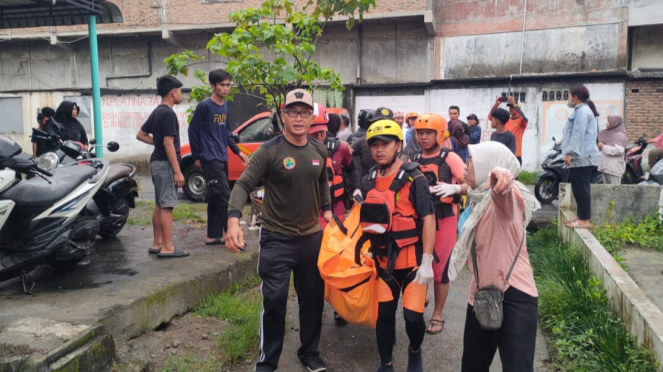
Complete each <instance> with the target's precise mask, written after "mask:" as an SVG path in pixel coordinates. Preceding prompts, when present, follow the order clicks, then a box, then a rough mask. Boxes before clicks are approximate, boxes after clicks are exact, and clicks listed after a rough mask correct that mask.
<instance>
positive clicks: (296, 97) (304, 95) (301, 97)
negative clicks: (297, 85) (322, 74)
mask: <svg viewBox="0 0 663 372" xmlns="http://www.w3.org/2000/svg"><path fill="white" fill-rule="evenodd" d="M293 103H303V104H305V105H307V106H308V107H310V108H313V97H311V93H309V92H307V91H305V90H304V89H295V90H293V91H291V92H290V93H288V95H287V96H285V104H284V105H283V107H288V106H290V105H292V104H293Z"/></svg>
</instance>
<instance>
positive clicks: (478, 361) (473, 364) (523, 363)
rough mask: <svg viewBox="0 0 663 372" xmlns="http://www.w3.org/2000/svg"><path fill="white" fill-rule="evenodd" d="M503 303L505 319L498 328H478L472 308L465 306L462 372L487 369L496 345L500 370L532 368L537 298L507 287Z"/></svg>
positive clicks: (515, 371) (516, 371)
mask: <svg viewBox="0 0 663 372" xmlns="http://www.w3.org/2000/svg"><path fill="white" fill-rule="evenodd" d="M503 305H504V320H503V322H502V328H500V329H499V330H497V331H484V330H483V329H481V327H480V326H479V321H478V320H477V317H476V316H475V315H474V311H473V309H474V308H473V307H472V306H471V305H469V304H468V305H467V318H466V320H465V334H464V336H463V364H462V368H461V371H462V372H488V370H489V368H490V364H491V363H492V362H493V358H494V357H495V351H496V350H497V349H498V348H499V350H500V359H501V360H502V370H503V371H505V372H506V371H508V372H531V371H533V370H534V349H535V343H536V320H537V314H538V299H537V298H536V297H532V296H529V295H527V294H525V293H523V292H521V291H519V290H517V289H515V288H514V287H510V288H509V289H507V291H506V292H504V303H503Z"/></svg>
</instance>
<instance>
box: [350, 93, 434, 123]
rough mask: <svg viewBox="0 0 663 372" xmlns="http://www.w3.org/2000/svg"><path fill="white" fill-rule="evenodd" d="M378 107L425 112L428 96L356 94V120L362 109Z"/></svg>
mask: <svg viewBox="0 0 663 372" xmlns="http://www.w3.org/2000/svg"><path fill="white" fill-rule="evenodd" d="M378 107H387V108H390V109H391V110H393V111H394V112H396V111H403V113H404V114H405V113H407V112H408V111H416V112H418V113H420V114H421V113H423V112H424V111H425V109H426V97H425V96H423V95H421V96H356V97H355V110H354V112H355V121H354V123H357V115H359V111H360V110H361V109H371V110H375V109H376V108H378Z"/></svg>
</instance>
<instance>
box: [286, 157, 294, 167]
mask: <svg viewBox="0 0 663 372" xmlns="http://www.w3.org/2000/svg"><path fill="white" fill-rule="evenodd" d="M283 167H285V169H293V168H294V167H295V159H293V158H291V157H289V156H288V157H287V158H285V159H283Z"/></svg>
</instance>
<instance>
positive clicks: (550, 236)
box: [528, 228, 658, 372]
mask: <svg viewBox="0 0 663 372" xmlns="http://www.w3.org/2000/svg"><path fill="white" fill-rule="evenodd" d="M528 247H529V252H530V261H531V263H532V267H533V268H534V274H535V277H536V281H537V288H538V290H539V318H540V323H541V326H542V327H543V328H544V329H545V330H546V331H547V332H548V333H549V339H550V340H551V346H552V349H553V350H552V354H551V360H552V362H553V364H554V367H555V369H558V370H561V371H629V372H640V371H642V372H645V371H655V370H656V369H657V368H658V364H657V363H656V362H655V361H654V359H653V357H652V355H651V353H650V352H649V351H648V350H645V349H643V348H641V347H639V346H638V345H636V344H635V342H634V340H633V338H632V337H631V336H630V335H629V334H628V332H627V331H626V327H625V325H624V324H623V323H622V322H621V320H620V319H619V318H617V317H616V316H615V315H614V314H613V313H612V312H611V310H610V308H609V304H608V298H607V296H606V294H605V291H604V290H603V289H601V287H600V285H601V282H600V280H598V279H597V278H596V277H594V276H592V275H591V273H590V271H589V268H588V266H587V264H586V263H585V261H584V259H583V256H582V252H581V251H580V250H579V249H577V248H575V247H569V246H568V245H566V244H564V243H563V242H562V241H561V239H560V238H559V236H558V235H557V232H556V230H555V229H552V228H546V229H543V230H540V231H539V232H537V233H536V234H534V235H533V236H530V238H529V239H528Z"/></svg>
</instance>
